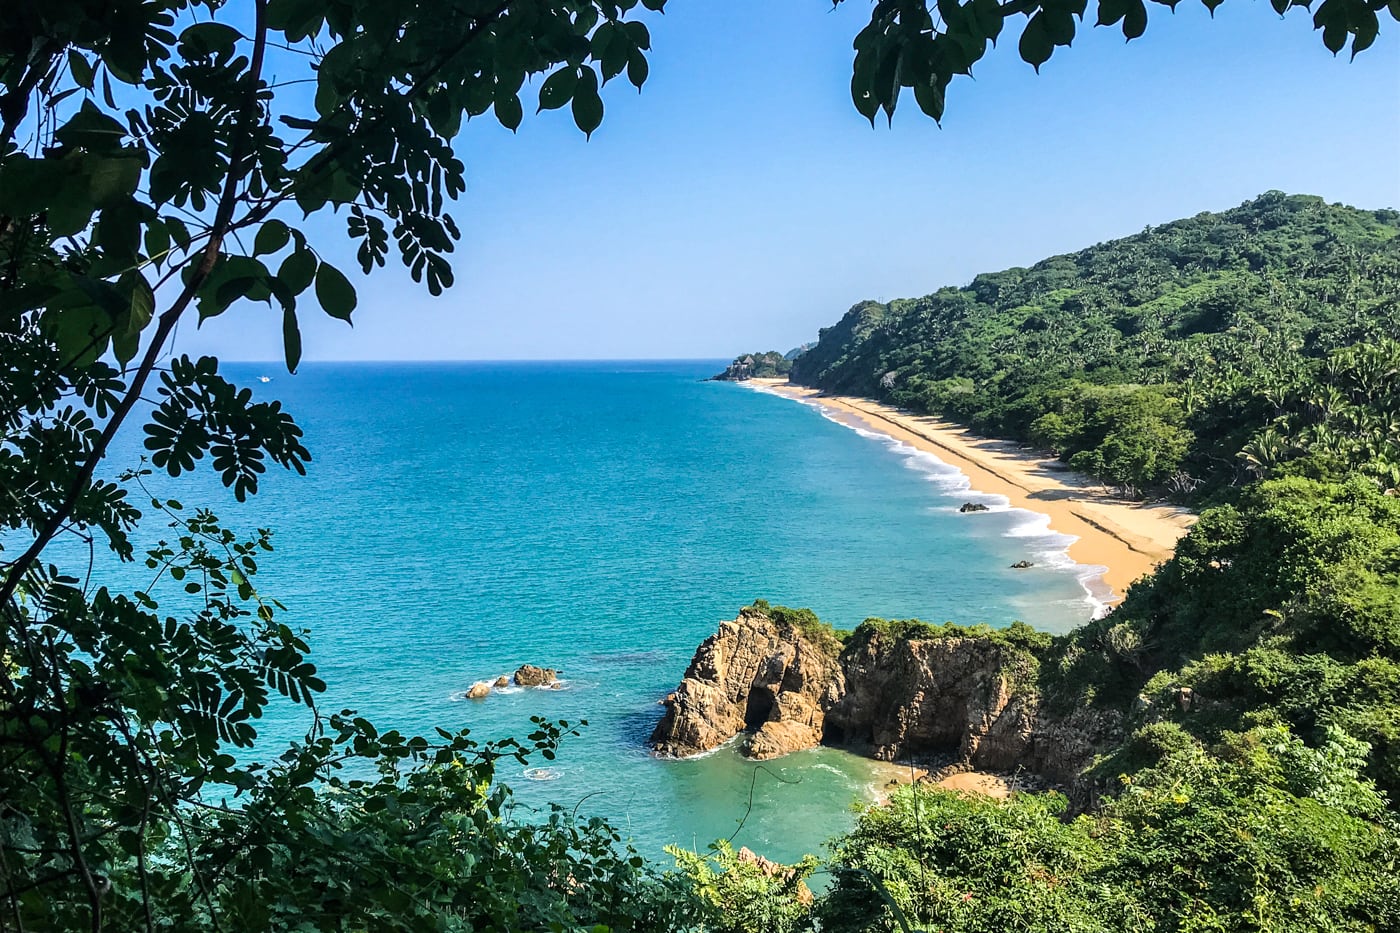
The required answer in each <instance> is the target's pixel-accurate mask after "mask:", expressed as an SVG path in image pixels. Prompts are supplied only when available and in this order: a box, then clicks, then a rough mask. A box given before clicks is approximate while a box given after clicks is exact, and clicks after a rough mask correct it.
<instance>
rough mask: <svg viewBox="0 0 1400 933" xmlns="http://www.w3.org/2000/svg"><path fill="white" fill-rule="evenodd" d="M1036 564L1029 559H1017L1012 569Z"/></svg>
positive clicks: (1021, 568)
mask: <svg viewBox="0 0 1400 933" xmlns="http://www.w3.org/2000/svg"><path fill="white" fill-rule="evenodd" d="M1034 566H1035V564H1034V563H1032V562H1031V561H1028V560H1018V561H1016V563H1014V564H1012V565H1011V569H1012V570H1025V569H1027V568H1028V567H1034Z"/></svg>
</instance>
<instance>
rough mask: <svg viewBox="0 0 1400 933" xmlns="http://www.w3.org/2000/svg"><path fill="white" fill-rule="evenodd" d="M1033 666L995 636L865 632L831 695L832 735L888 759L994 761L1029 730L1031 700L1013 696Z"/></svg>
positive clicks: (845, 658)
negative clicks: (1027, 702)
mask: <svg viewBox="0 0 1400 933" xmlns="http://www.w3.org/2000/svg"><path fill="white" fill-rule="evenodd" d="M1033 664H1034V662H1033V660H1031V659H1030V658H1029V657H1028V656H1027V655H1025V653H1024V652H1019V651H1017V650H1016V649H1012V648H1008V647H1006V646H1004V645H1002V644H999V643H998V642H996V641H993V640H992V639H989V638H961V637H951V638H933V639H909V638H902V637H895V636H890V635H885V634H881V633H878V632H870V633H868V634H866V635H865V636H864V637H861V636H857V637H856V638H854V639H852V643H851V644H850V645H848V646H847V648H846V650H845V651H843V652H842V654H841V664H840V673H839V679H838V681H836V682H835V683H833V684H832V688H831V690H830V691H829V693H828V706H827V716H826V724H827V729H826V738H827V739H828V740H829V741H830V742H831V743H832V744H835V745H845V746H848V747H852V748H855V749H858V750H861V751H863V752H865V753H866V754H869V755H871V756H872V757H874V758H879V759H882V760H885V761H893V760H895V759H896V758H906V757H910V756H922V755H929V754H934V753H949V752H952V753H954V754H956V755H957V757H958V759H959V760H962V761H966V762H967V763H969V764H971V765H973V766H974V767H978V768H985V767H990V765H989V764H988V763H987V762H986V761H984V760H983V759H985V758H987V757H989V756H998V753H999V751H1000V749H1001V748H1002V746H1005V745H1008V744H1010V743H1014V740H1015V738H1014V737H1016V736H1018V735H1019V734H1020V733H1021V732H1022V731H1024V721H1025V720H1026V719H1027V718H1028V717H1027V715H1026V711H1025V709H1024V704H1023V703H1017V704H1014V705H1013V704H1012V698H1013V696H1014V695H1015V692H1016V691H1015V689H1014V688H1015V684H1016V682H1017V680H1018V679H1021V680H1024V679H1026V678H1028V677H1030V676H1033V674H1034V668H1033V667H1032V666H1031V665H1033ZM1004 717H1005V720H1004V719H1003V718H1004ZM989 736H991V742H990V743H989V747H988V749H987V750H986V751H984V750H983V745H984V742H986V740H987V738H988V737H989Z"/></svg>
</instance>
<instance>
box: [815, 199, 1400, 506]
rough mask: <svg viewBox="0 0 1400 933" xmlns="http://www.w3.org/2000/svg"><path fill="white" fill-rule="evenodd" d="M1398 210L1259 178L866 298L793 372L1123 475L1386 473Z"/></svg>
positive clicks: (1108, 474)
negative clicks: (1128, 225) (1215, 200)
mask: <svg viewBox="0 0 1400 933" xmlns="http://www.w3.org/2000/svg"><path fill="white" fill-rule="evenodd" d="M1397 235H1400V213H1397V212H1396V211H1394V210H1374V211H1368V210H1358V209H1355V208H1350V207H1345V206H1342V205H1337V204H1327V203H1325V202H1323V201H1322V199H1320V198H1316V197H1309V196H1304V195H1285V194H1283V193H1281V192H1277V191H1271V192H1268V193H1266V194H1264V195H1261V196H1260V197H1258V198H1256V199H1255V200H1253V201H1249V202H1247V203H1245V204H1243V205H1241V206H1239V207H1237V208H1234V209H1232V210H1228V211H1223V212H1221V213H1208V214H1200V215H1198V216H1196V217H1191V218H1187V219H1185V220H1179V221H1176V222H1173V223H1168V224H1163V225H1161V226H1158V227H1151V228H1149V229H1147V230H1144V231H1143V232H1142V233H1139V234H1136V235H1134V236H1129V237H1124V238H1123V239H1120V240H1113V241H1111V242H1108V243H1101V244H1099V245H1097V246H1093V247H1090V248H1089V249H1085V250H1082V251H1080V252H1077V253H1073V254H1070V255H1065V256H1055V257H1052V258H1050V259H1046V260H1044V261H1042V262H1039V263H1036V264H1035V265H1034V266H1032V267H1030V268H1029V269H1008V270H1005V271H1003V272H996V273H989V274H983V275H978V276H976V277H974V278H973V279H972V281H971V282H970V283H969V284H968V285H965V286H963V287H961V288H952V287H949V288H943V289H940V290H939V291H937V292H934V293H933V294H931V295H926V296H924V297H922V298H914V299H902V300H897V301H892V302H889V303H888V304H879V303H876V302H869V301H867V302H862V303H860V304H857V305H856V306H855V307H853V308H851V309H850V310H849V311H848V312H846V315H845V316H844V317H843V318H842V319H841V320H840V322H838V323H837V324H835V325H833V326H832V327H829V328H824V329H823V330H822V332H821V338H820V340H819V341H818V343H817V345H816V346H815V347H813V348H812V349H810V350H808V351H807V352H806V353H803V354H802V355H801V356H799V357H798V358H797V359H796V360H795V361H794V363H793V370H792V373H791V375H790V378H791V379H792V380H793V381H795V382H800V383H803V384H805V385H811V386H817V387H819V388H822V389H825V390H828V391H832V392H848V393H852V394H857V395H865V396H871V397H875V398H881V399H885V400H888V401H891V402H893V403H895V404H897V405H900V406H903V407H905V408H909V409H912V410H914V411H920V412H931V413H935V414H939V415H943V416H945V417H948V418H950V419H953V420H956V421H958V422H960V423H963V424H966V425H969V426H971V427H972V428H973V429H975V430H977V431H980V432H983V433H986V434H990V435H993V436H1000V437H1007V438H1012V439H1016V440H1020V441H1024V442H1027V443H1031V444H1034V445H1037V446H1040V447H1044V448H1047V449H1049V450H1051V451H1053V452H1054V453H1056V454H1058V455H1059V456H1060V458H1061V459H1063V460H1065V461H1066V462H1067V463H1068V464H1069V465H1070V466H1072V467H1074V468H1076V469H1079V470H1082V471H1084V472H1087V473H1092V474H1095V475H1097V476H1099V477H1101V478H1102V479H1103V480H1104V481H1105V482H1107V483H1110V484H1113V485H1115V486H1119V487H1122V488H1124V490H1125V491H1129V492H1157V493H1169V494H1174V495H1177V496H1180V497H1184V498H1187V499H1200V498H1201V497H1203V496H1205V495H1206V494H1208V493H1213V492H1218V491H1220V490H1221V489H1223V488H1227V487H1235V486H1239V485H1242V484H1244V483H1246V482H1249V481H1250V480H1254V479H1263V478H1267V477H1270V476H1274V475H1279V474H1281V473H1298V474H1301V475H1311V476H1324V475H1338V474H1340V473H1343V472H1346V471H1349V470H1357V471H1359V472H1361V473H1364V474H1365V475H1368V476H1371V477H1373V478H1375V479H1376V480H1377V482H1380V483H1382V484H1383V485H1385V486H1391V487H1393V486H1395V485H1397V483H1400V407H1397V406H1400V393H1397V392H1396V385H1397V383H1396V372H1397V368H1400V343H1397V338H1400V236H1397Z"/></svg>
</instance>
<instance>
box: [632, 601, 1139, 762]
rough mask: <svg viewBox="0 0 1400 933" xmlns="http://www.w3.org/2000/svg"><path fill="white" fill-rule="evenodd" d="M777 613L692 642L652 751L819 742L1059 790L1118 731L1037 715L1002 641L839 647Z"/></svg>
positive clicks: (943, 639)
mask: <svg viewBox="0 0 1400 933" xmlns="http://www.w3.org/2000/svg"><path fill="white" fill-rule="evenodd" d="M785 612H790V610H773V611H769V610H767V609H766V608H759V607H749V608H747V609H745V610H743V611H742V612H740V614H739V617H738V618H737V619H735V620H733V621H732V622H724V623H721V625H720V628H719V631H718V632H716V633H715V634H714V635H713V636H711V637H710V638H708V639H706V640H705V642H704V643H703V644H702V645H701V646H700V648H699V650H697V651H696V653H695V657H694V659H693V660H692V661H691V663H690V667H689V668H688V669H687V670H686V672H685V678H684V680H682V681H681V685H680V686H679V687H678V688H677V689H676V692H675V693H673V694H671V695H670V696H669V697H667V698H666V700H665V703H666V713H665V715H664V716H663V717H662V720H661V722H660V723H659V724H658V725H657V727H656V731H655V732H654V733H653V735H652V746H653V747H654V748H655V749H656V750H657V751H658V752H659V753H661V754H663V755H675V756H684V755H693V754H696V753H699V752H703V751H708V750H710V749H712V748H716V747H717V746H719V745H722V744H723V743H725V742H727V741H729V740H730V739H732V738H734V737H735V736H736V735H738V734H740V733H747V736H746V738H745V740H744V752H745V754H747V755H749V756H750V757H753V758H773V757H776V756H778V755H783V754H786V753H788V752H791V751H796V750H798V749H802V748H810V747H812V746H814V745H817V744H819V743H824V744H828V745H838V746H843V747H846V748H850V749H851V750H853V751H857V752H860V753H862V754H866V755H870V756H872V757H874V758H879V759H884V760H889V761H892V760H894V759H897V758H906V757H915V758H918V757H925V756H928V757H932V756H949V755H951V756H952V757H953V758H954V759H955V760H956V761H958V762H959V763H961V764H965V765H967V766H970V767H974V768H979V769H983V770H988V771H1006V770H1015V769H1023V770H1026V771H1029V772H1032V773H1035V774H1038V775H1040V776H1042V777H1045V778H1048V779H1050V780H1053V781H1057V782H1061V783H1070V782H1073V781H1074V780H1075V779H1076V778H1077V776H1078V775H1079V773H1080V772H1081V771H1082V770H1083V768H1084V767H1085V766H1086V765H1087V764H1088V762H1089V760H1090V759H1091V758H1092V756H1093V754H1094V751H1095V750H1096V749H1097V748H1101V747H1103V746H1104V745H1106V744H1108V743H1109V742H1111V741H1113V740H1114V738H1115V737H1117V736H1118V735H1119V733H1120V730H1121V723H1120V722H1119V721H1118V720H1117V718H1115V717H1111V716H1110V717H1107V718H1105V717H1103V716H1102V715H1092V714H1090V713H1088V712H1087V711H1083V710H1081V711H1079V712H1076V713H1074V714H1072V715H1069V716H1066V717H1055V716H1051V715H1049V714H1048V713H1047V712H1046V711H1045V710H1044V708H1043V707H1042V705H1041V703H1040V701H1039V697H1038V695H1037V693H1036V691H1035V680H1036V670H1037V664H1038V662H1037V659H1036V654H1035V651H1034V650H1033V649H1032V648H1031V647H1029V646H1026V645H1022V644H1018V643H1016V641H1015V640H1014V639H1009V638H1006V637H999V636H996V635H994V634H988V633H977V632H970V631H968V630H964V629H954V628H947V627H944V628H938V627H932V626H924V627H909V626H899V625H895V626H886V627H884V628H882V627H880V626H879V625H876V624H874V623H867V624H866V625H863V626H861V627H860V628H859V629H857V630H856V631H855V632H854V633H853V634H852V635H850V636H849V638H847V639H846V641H845V644H844V645H842V644H841V643H840V642H838V641H837V640H836V639H835V637H834V636H833V635H832V633H830V632H829V631H823V630H822V629H821V628H819V627H814V626H813V625H811V624H810V623H808V624H806V625H797V624H793V623H791V622H789V621H786V620H785V617H784V613H785ZM774 616H777V618H774ZM813 621H814V620H813Z"/></svg>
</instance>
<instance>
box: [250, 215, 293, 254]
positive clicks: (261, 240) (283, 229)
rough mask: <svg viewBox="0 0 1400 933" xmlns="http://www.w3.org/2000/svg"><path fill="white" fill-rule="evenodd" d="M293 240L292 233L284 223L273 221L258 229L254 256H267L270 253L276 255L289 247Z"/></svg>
mask: <svg viewBox="0 0 1400 933" xmlns="http://www.w3.org/2000/svg"><path fill="white" fill-rule="evenodd" d="M289 239H291V231H290V230H288V229H287V225H286V224H284V223H283V222H282V221H280V220H277V219H273V220H269V221H268V222H267V223H265V224H263V225H262V226H261V227H259V228H258V233H257V236H255V237H253V255H254V256H265V255H267V254H268V253H275V252H277V251H278V250H280V249H281V248H282V247H284V246H286V245H287V241H288V240H289Z"/></svg>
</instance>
